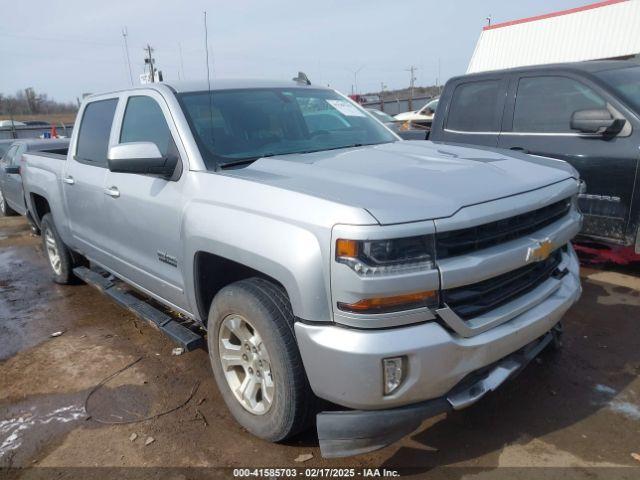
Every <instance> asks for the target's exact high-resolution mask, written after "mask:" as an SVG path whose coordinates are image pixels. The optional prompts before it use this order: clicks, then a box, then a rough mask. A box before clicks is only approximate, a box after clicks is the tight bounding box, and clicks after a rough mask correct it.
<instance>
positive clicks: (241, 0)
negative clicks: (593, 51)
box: [0, 0, 589, 100]
mask: <svg viewBox="0 0 640 480" xmlns="http://www.w3.org/2000/svg"><path fill="white" fill-rule="evenodd" d="M587 3H589V2H588V1H587V0H554V1H551V0H517V1H513V0H511V1H508V0H501V1H498V0H483V1H477V0H476V1H473V0H462V1H444V0H437V1H436V0H430V1H429V0H421V1H420V0H394V1H392V0H387V1H374V0H352V1H349V0H269V1H267V0H208V1H204V0H182V1H163V2H160V1H151V0H126V1H123V0H107V1H105V0H100V1H96V0H64V1H58V0H47V1H43V0H22V1H15V0H13V1H9V0H3V1H2V2H0V8H1V9H2V12H3V15H2V16H3V21H2V22H1V24H0V65H2V66H1V68H0V72H2V73H1V74H0V92H2V93H14V92H15V91H16V90H18V89H22V88H25V87H29V86H32V87H34V88H35V89H36V90H37V91H39V92H46V93H48V94H49V95H50V96H51V97H53V98H55V99H56V100H74V99H75V98H76V97H77V96H80V95H81V94H82V93H83V92H100V91H107V90H112V89H115V88H119V87H122V86H127V85H129V84H130V80H129V72H128V68H127V64H126V57H125V50H124V43H123V37H122V28H123V27H125V26H126V27H127V31H128V34H129V35H128V43H129V54H130V57H131V67H132V70H133V77H134V82H136V83H138V76H139V75H140V74H141V73H142V72H143V69H144V63H143V59H144V52H143V47H145V46H146V44H147V43H149V44H151V45H152V46H153V47H154V48H155V57H156V60H157V66H158V67H159V68H160V69H161V70H163V72H164V76H165V80H177V79H178V76H181V77H182V76H183V77H185V78H186V79H187V80H195V79H202V78H206V62H205V52H204V43H205V42H204V29H203V16H202V12H203V11H204V10H205V9H206V10H207V12H208V17H209V45H210V54H211V56H212V58H211V65H212V72H213V78H214V80H215V78H238V77H252V78H272V79H290V78H292V77H293V76H295V74H297V72H298V70H302V71H304V72H306V73H307V75H308V76H309V78H310V79H311V81H312V83H320V84H323V85H327V84H330V85H331V86H332V87H334V88H336V89H338V90H341V91H343V92H345V93H350V90H351V86H352V84H353V83H354V71H355V70H360V71H359V73H358V74H357V86H358V90H359V91H360V92H368V91H378V90H380V82H384V83H385V84H386V85H388V87H389V88H400V87H405V86H407V85H408V82H409V73H408V72H406V71H405V69H406V68H407V67H409V66H410V65H414V66H416V67H417V68H418V70H417V72H416V77H417V82H416V83H417V85H432V84H434V83H435V82H436V78H437V77H438V63H440V81H441V82H442V81H446V79H447V78H449V77H451V76H453V75H458V74H461V73H464V72H465V70H466V67H467V64H468V62H469V59H470V58H471V55H472V53H473V49H474V47H475V44H476V41H477V39H478V36H479V34H480V31H481V29H482V27H483V26H484V25H485V24H486V17H488V16H491V17H492V21H493V23H498V22H502V21H507V20H513V19H517V18H521V17H526V16H532V15H538V14H542V13H548V12H552V11H555V10H559V9H564V8H572V7H576V6H580V5H584V4H587ZM9 4H10V7H9ZM180 47H181V48H182V59H183V61H182V63H183V65H184V69H183V68H182V67H181V62H180Z"/></svg>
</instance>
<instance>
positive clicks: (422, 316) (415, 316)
mask: <svg viewBox="0 0 640 480" xmlns="http://www.w3.org/2000/svg"><path fill="white" fill-rule="evenodd" d="M333 317H334V321H335V322H336V323H338V324H340V325H347V326H349V327H354V328H388V327H401V326H403V325H410V324H415V323H422V322H428V321H429V320H435V318H436V316H435V315H434V313H433V312H432V311H431V310H430V309H429V308H428V307H420V308H413V309H411V310H402V311H399V312H392V313H372V314H359V313H349V312H343V311H341V310H338V309H337V308H336V309H335V312H334V314H333Z"/></svg>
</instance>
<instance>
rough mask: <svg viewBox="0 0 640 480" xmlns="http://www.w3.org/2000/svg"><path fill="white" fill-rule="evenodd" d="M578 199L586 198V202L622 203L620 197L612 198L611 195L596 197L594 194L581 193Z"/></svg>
mask: <svg viewBox="0 0 640 480" xmlns="http://www.w3.org/2000/svg"><path fill="white" fill-rule="evenodd" d="M578 198H584V199H585V200H602V201H605V202H612V203H620V202H621V199H620V197H612V196H611V195H594V194H592V193H580V194H578Z"/></svg>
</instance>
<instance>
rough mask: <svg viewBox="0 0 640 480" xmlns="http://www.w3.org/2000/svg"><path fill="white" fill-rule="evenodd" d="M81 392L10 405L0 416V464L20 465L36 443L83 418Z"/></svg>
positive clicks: (68, 429) (63, 431) (67, 428)
mask: <svg viewBox="0 0 640 480" xmlns="http://www.w3.org/2000/svg"><path fill="white" fill-rule="evenodd" d="M83 399H84V396H83V395H82V394H77V393H76V394H73V395H55V396H46V397H40V398H37V399H35V400H34V399H29V400H26V401H24V402H20V403H16V404H13V405H9V406H7V407H5V408H3V410H5V411H6V412H5V414H4V415H3V417H2V419H0V467H10V466H20V465H22V464H23V462H24V461H25V460H26V459H28V458H29V457H30V456H32V455H33V454H35V452H36V449H37V446H38V445H39V444H41V443H43V441H50V440H51V439H52V438H55V437H57V436H60V435H62V434H64V433H66V432H68V431H70V430H71V429H73V428H74V427H75V426H76V425H77V424H78V423H79V422H82V421H83V420H84V418H85V413H84V407H83Z"/></svg>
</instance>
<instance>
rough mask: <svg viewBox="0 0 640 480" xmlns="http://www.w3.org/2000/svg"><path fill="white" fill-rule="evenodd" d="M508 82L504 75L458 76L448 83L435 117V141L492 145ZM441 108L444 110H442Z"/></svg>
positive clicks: (495, 143)
mask: <svg viewBox="0 0 640 480" xmlns="http://www.w3.org/2000/svg"><path fill="white" fill-rule="evenodd" d="M507 84H508V81H507V79H506V78H504V77H499V76H496V77H481V78H477V79H476V78H461V79H460V80H458V81H456V82H455V83H454V84H453V85H451V86H450V88H449V92H448V93H447V94H446V96H443V97H442V98H441V99H440V102H439V104H440V105H442V104H444V105H445V107H444V109H442V108H440V109H439V110H438V112H437V114H436V115H435V117H434V127H433V130H434V133H435V132H437V133H436V135H434V136H433V137H432V138H433V139H434V140H440V141H445V142H453V143H470V144H473V145H486V146H490V147H495V146H497V144H498V136H499V132H500V126H501V121H502V113H503V110H504V104H505V97H506V89H507ZM443 110H444V111H443Z"/></svg>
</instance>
